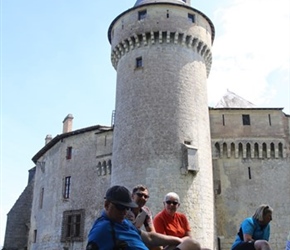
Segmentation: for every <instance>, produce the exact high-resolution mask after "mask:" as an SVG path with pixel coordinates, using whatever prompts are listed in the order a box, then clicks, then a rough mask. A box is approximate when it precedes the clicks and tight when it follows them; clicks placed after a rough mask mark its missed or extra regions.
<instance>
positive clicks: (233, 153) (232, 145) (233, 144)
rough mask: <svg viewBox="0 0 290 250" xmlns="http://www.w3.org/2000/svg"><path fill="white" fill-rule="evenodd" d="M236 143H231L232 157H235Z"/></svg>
mask: <svg viewBox="0 0 290 250" xmlns="http://www.w3.org/2000/svg"><path fill="white" fill-rule="evenodd" d="M235 153H236V152H235V143H233V142H232V143H231V157H235Z"/></svg>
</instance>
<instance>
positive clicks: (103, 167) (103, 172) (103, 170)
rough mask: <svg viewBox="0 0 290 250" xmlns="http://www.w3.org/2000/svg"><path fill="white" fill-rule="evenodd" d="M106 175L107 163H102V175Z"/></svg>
mask: <svg viewBox="0 0 290 250" xmlns="http://www.w3.org/2000/svg"><path fill="white" fill-rule="evenodd" d="M106 174H107V163H106V161H103V164H102V175H106Z"/></svg>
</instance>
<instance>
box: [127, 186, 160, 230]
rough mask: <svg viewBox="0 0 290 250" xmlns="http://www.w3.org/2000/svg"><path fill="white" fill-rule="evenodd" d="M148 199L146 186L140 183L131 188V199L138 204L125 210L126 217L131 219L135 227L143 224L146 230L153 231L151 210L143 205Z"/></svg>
mask: <svg viewBox="0 0 290 250" xmlns="http://www.w3.org/2000/svg"><path fill="white" fill-rule="evenodd" d="M148 199H149V191H148V188H147V187H146V186H144V185H142V184H139V185H137V186H135V187H134V188H133V190H132V200H133V201H134V202H135V203H136V204H137V205H138V207H136V208H131V209H129V211H128V212H127V215H126V219H128V220H130V221H132V223H133V225H134V226H135V227H137V228H141V227H142V226H144V228H145V230H146V231H147V232H155V228H154V225H153V219H152V212H151V210H150V209H149V207H147V206H145V204H146V202H147V201H148Z"/></svg>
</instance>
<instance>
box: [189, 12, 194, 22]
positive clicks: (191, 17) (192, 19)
mask: <svg viewBox="0 0 290 250" xmlns="http://www.w3.org/2000/svg"><path fill="white" fill-rule="evenodd" d="M188 20H190V21H191V22H192V23H195V15H194V14H190V13H188Z"/></svg>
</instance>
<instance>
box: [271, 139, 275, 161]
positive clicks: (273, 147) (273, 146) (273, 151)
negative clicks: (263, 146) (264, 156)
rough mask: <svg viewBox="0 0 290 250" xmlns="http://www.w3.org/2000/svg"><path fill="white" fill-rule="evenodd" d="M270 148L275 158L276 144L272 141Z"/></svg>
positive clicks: (272, 156)
mask: <svg viewBox="0 0 290 250" xmlns="http://www.w3.org/2000/svg"><path fill="white" fill-rule="evenodd" d="M270 150H271V158H275V144H274V143H273V142H271V144H270Z"/></svg>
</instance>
